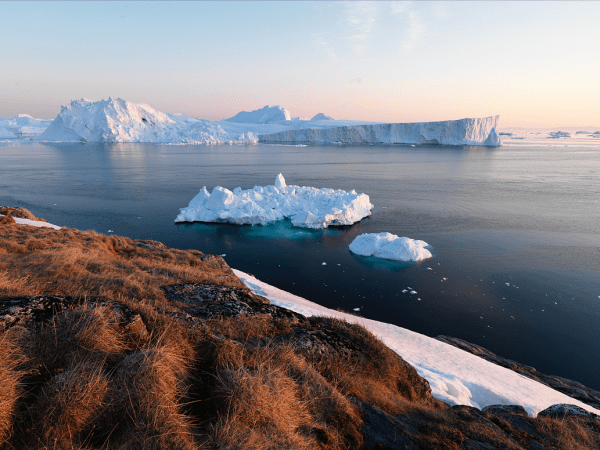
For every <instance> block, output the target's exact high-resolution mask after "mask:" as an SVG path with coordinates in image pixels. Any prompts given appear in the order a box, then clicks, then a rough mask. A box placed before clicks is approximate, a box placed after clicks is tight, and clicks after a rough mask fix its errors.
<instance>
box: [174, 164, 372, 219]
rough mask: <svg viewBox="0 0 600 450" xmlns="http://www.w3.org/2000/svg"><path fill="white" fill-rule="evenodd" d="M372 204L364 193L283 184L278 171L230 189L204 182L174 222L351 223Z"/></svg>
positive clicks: (367, 214)
mask: <svg viewBox="0 0 600 450" xmlns="http://www.w3.org/2000/svg"><path fill="white" fill-rule="evenodd" d="M372 208H373V205H372V204H371V203H370V201H369V196H368V195H366V194H357V193H356V191H354V190H352V191H350V192H346V191H342V190H333V189H317V188H314V187H307V186H302V187H300V186H287V185H286V183H285V179H284V178H283V175H281V174H279V175H278V176H277V178H276V180H275V184H274V185H269V186H264V187H263V186H255V187H254V188H253V189H247V190H242V188H239V187H238V188H236V189H234V190H233V191H230V190H229V189H226V188H224V187H221V186H217V187H215V188H214V189H213V190H212V193H210V194H209V193H208V190H207V189H206V186H204V187H203V188H202V189H201V190H200V193H199V194H198V195H196V196H195V197H194V198H193V199H192V200H191V201H190V203H189V205H188V207H187V208H182V209H181V210H180V211H181V212H180V214H179V215H178V216H177V218H176V219H175V222H220V223H233V224H236V225H266V224H268V223H271V222H276V221H278V220H283V219H285V218H288V219H290V220H291V221H292V225H294V226H297V227H305V228H327V227H328V226H330V225H352V224H353V223H355V222H358V221H359V220H361V219H363V218H364V217H367V216H369V215H371V209H372Z"/></svg>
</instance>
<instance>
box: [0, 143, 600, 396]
mask: <svg viewBox="0 0 600 450" xmlns="http://www.w3.org/2000/svg"><path fill="white" fill-rule="evenodd" d="M279 173H282V174H283V175H284V177H285V179H286V181H287V183H288V185H293V184H295V185H301V186H302V185H306V186H314V187H319V188H322V187H328V188H334V189H344V190H351V189H356V190H357V192H364V193H366V194H368V195H369V196H370V198H371V203H373V204H374V205H375V208H374V209H373V214H372V216H371V217H369V218H366V219H364V220H362V221H361V222H360V223H357V224H355V225H353V226H349V227H341V228H332V229H327V230H321V231H312V230H307V229H301V228H294V227H292V226H291V224H290V223H289V222H287V221H285V222H279V223H276V224H273V225H269V226H265V227H261V226H255V227H251V226H234V225H216V224H201V223H194V224H175V223H174V222H173V220H174V219H175V217H176V216H177V214H178V212H179V208H183V207H186V206H187V205H188V203H189V201H190V200H191V199H192V197H194V196H195V195H196V194H197V193H198V191H199V190H200V189H201V188H202V186H204V185H206V186H207V188H208V189H209V191H210V190H211V189H212V188H213V187H214V186H217V185H221V186H224V187H227V188H229V189H233V188H235V187H238V186H241V187H242V188H244V189H248V188H252V187H254V186H255V185H258V186H264V185H268V184H273V183H274V181H275V177H276V176H277V174H279ZM0 204H2V205H10V206H23V207H25V208H28V209H30V210H31V211H32V212H33V213H34V214H35V215H36V216H39V217H43V218H45V219H47V220H48V221H50V222H52V223H55V224H57V225H62V226H67V227H73V228H79V229H94V230H96V231H98V232H101V233H105V234H118V235H125V236H129V237H131V238H139V239H155V240H160V241H162V242H164V243H166V244H167V245H169V246H172V247H177V248H182V249H187V248H193V249H199V250H201V251H203V252H205V253H215V254H219V255H225V256H224V258H225V260H226V261H227V263H228V264H229V265H230V266H232V267H234V268H236V269H239V270H242V271H244V272H247V273H251V274H253V275H255V276H256V277H257V278H259V279H260V280H262V281H265V282H267V283H270V284H272V285H275V286H277V287H279V288H281V289H284V290H286V291H289V292H292V293H294V294H297V295H299V296H302V297H305V298H307V299H309V300H312V301H314V302H317V303H319V304H322V305H324V306H327V307H329V308H334V309H336V308H340V309H343V310H345V311H353V310H354V308H360V312H358V314H360V315H362V316H364V317H368V318H371V319H374V320H379V321H383V322H390V323H394V324H396V325H399V326H402V327H406V328H408V329H411V330H414V331H417V332H420V333H423V334H426V335H429V336H437V335H440V334H444V335H449V336H454V337H458V338H461V339H465V340H467V341H470V342H473V343H476V344H479V345H482V346H484V347H486V348H488V349H490V350H491V351H493V352H495V353H497V354H499V355H502V356H504V357H507V358H512V359H514V360H516V361H518V362H520V363H523V364H527V365H531V366H533V367H535V368H537V369H538V370H539V371H541V372H543V373H546V374H549V375H561V376H564V377H567V378H571V379H573V380H577V381H579V382H582V383H584V384H586V385H587V386H589V387H592V388H596V389H600V378H599V377H598V373H600V345H599V339H598V336H599V335H600V144H599V145H598V146H581V147H578V146H577V145H575V146H569V147H560V146H553V147H552V146H543V145H540V146H537V145H527V146H519V145H512V146H504V147H499V148H485V147H446V146H418V147H410V146H400V145H394V146H376V145H374V146H369V145H365V146H345V145H332V146H307V147H294V146H275V145H262V144H257V145H247V146H243V145H208V146H207V145H199V146H177V145H155V144H114V145H104V144H40V143H27V142H22V141H21V142H19V141H17V142H4V143H0ZM383 231H387V232H390V233H394V234H397V235H399V236H407V237H410V238H413V239H422V240H425V241H426V242H428V243H429V244H430V246H431V251H432V253H433V258H431V259H430V260H426V261H423V262H421V263H412V264H407V263H401V262H392V261H384V260H378V259H376V258H372V257H369V258H365V257H359V256H356V255H353V254H352V253H350V251H349V250H348V245H349V244H350V243H351V242H352V240H353V239H354V238H355V237H356V236H357V235H359V234H361V233H378V232H383ZM323 263H325V264H323ZM411 289H412V290H415V291H417V294H410V293H408V292H403V290H409V291H410V290H411Z"/></svg>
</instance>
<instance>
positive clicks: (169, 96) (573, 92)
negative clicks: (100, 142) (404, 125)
mask: <svg viewBox="0 0 600 450" xmlns="http://www.w3.org/2000/svg"><path fill="white" fill-rule="evenodd" d="M0 17H1V18H2V27H0V117H3V118H6V117H12V116H14V115H16V114H18V113H26V114H30V115H32V116H34V117H40V118H54V117H55V116H56V115H57V114H58V113H59V112H60V107H61V105H67V104H68V103H69V102H70V101H71V100H72V99H77V98H87V99H90V100H93V101H97V100H101V99H107V98H108V97H114V98H117V97H118V98H123V99H125V100H128V101H131V102H135V103H147V104H149V105H150V106H152V107H153V108H155V109H157V110H159V111H163V112H173V113H183V114H187V115H190V116H193V117H199V118H202V119H208V120H221V119H225V118H228V117H231V116H233V115H235V114H236V113H238V112H239V111H251V110H254V109H258V108H261V107H263V106H265V105H281V106H284V107H285V108H287V109H288V110H289V111H290V112H291V114H292V116H293V117H308V118H310V117H312V116H314V115H315V114H317V113H319V112H323V113H325V114H327V115H329V116H332V117H333V118H335V119H348V120H369V121H378V122H421V121H437V120H451V119H461V118H464V117H485V116H490V115H496V114H499V115H500V124H501V126H503V127H517V126H525V127H551V126H600V25H599V24H598V17H600V2H537V1H536V2H474V1H472V2H451V1H444V2H439V3H438V2H277V1H267V2H252V1H244V2H229V1H227V2H187V1H180V2H159V1H157V2H6V1H1V2H0Z"/></svg>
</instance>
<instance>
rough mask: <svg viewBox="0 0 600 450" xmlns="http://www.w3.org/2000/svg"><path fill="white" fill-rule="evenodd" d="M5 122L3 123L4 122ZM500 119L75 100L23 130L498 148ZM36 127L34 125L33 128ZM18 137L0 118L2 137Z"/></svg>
mask: <svg viewBox="0 0 600 450" xmlns="http://www.w3.org/2000/svg"><path fill="white" fill-rule="evenodd" d="M6 121H7V119H4V122H6ZM497 121H498V116H493V117H486V118H483V119H462V120H450V121H446V122H424V123H404V124H402V123H388V124H385V123H370V122H365V121H346V120H333V119H331V117H328V116H326V115H325V114H323V113H319V114H317V115H316V116H314V117H313V118H312V119H311V120H300V119H297V118H296V119H292V118H291V114H290V112H289V111H288V110H287V109H285V108H284V107H282V106H265V107H264V108H261V109H257V110H254V111H250V112H246V111H242V112H240V113H238V114H236V115H235V116H233V117H230V118H229V119H226V120H222V121H220V122H211V121H208V120H202V119H197V118H194V117H189V116H185V115H183V114H169V113H163V112H160V111H157V110H155V109H153V108H152V107H150V106H148V105H146V104H137V103H131V102H127V101H125V100H122V99H113V98H109V99H108V100H100V101H97V102H92V101H90V100H86V99H81V100H73V101H72V102H71V103H70V104H69V105H68V106H63V107H62V110H61V112H60V114H58V116H57V117H56V118H55V119H54V121H52V123H50V124H49V126H48V121H46V123H41V122H40V123H39V124H33V125H31V126H30V127H29V129H27V130H26V128H24V127H21V129H20V130H21V132H24V131H27V132H28V133H30V135H31V136H34V135H36V134H39V133H41V132H42V131H43V130H44V128H45V127H46V126H47V128H46V130H45V131H44V132H43V133H41V135H39V137H38V139H40V140H43V141H58V142H71V141H76V142H154V143H166V144H218V143H230V144H232V143H257V142H259V139H260V141H261V142H265V143H272V144H276V143H290V144H305V143H329V142H336V143H339V142H343V143H354V144H356V143H370V144H374V143H375V144H377V143H381V144H400V143H404V144H447V145H490V146H495V145H500V144H501V142H500V139H499V137H498V134H497V133H496V125H497ZM34 125H35V126H34ZM14 136H16V134H15V131H14V130H13V129H12V128H10V129H9V128H8V127H7V126H5V124H4V123H3V120H2V119H0V137H8V138H12V137H14Z"/></svg>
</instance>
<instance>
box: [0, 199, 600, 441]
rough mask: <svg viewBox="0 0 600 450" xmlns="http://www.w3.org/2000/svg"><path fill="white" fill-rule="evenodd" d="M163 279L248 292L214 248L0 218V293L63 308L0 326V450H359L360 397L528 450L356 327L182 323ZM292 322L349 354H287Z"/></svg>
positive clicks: (548, 436)
mask: <svg viewBox="0 0 600 450" xmlns="http://www.w3.org/2000/svg"><path fill="white" fill-rule="evenodd" d="M6 212H7V211H4V213H6ZM0 213H3V211H1V210H0ZM13 214H14V213H13ZM16 214H25V213H22V212H21V213H19V212H17V213H16ZM16 214H15V215H16ZM27 218H33V217H27ZM176 283H203V284H210V285H218V286H234V287H237V288H240V289H241V290H242V291H244V292H247V295H249V296H252V294H250V293H249V291H247V289H246V288H245V287H244V286H243V284H242V283H241V281H240V280H239V279H237V278H236V277H235V276H234V275H233V274H232V272H231V271H230V269H229V268H228V267H227V266H226V264H224V262H223V261H222V259H220V258H219V257H212V256H206V255H203V254H202V253H200V252H198V251H182V250H176V249H169V248H166V247H165V246H164V245H162V244H160V243H156V242H150V241H144V242H140V241H132V240H130V239H128V238H125V237H115V236H111V237H107V236H103V235H99V234H96V233H95V232H92V231H89V232H82V231H77V230H72V229H62V230H60V231H55V230H52V229H48V228H39V229H38V228H32V227H27V226H21V225H16V224H11V223H10V220H5V221H4V223H3V224H0V302H1V301H2V298H8V297H14V296H25V295H28V296H33V295H39V294H41V293H49V294H56V295H68V296H73V297H75V298H76V299H78V300H77V302H76V303H78V304H79V306H76V307H74V308H72V309H65V310H63V311H62V312H60V313H58V314H57V315H55V316H54V317H53V318H52V319H51V320H48V321H46V322H45V323H37V324H32V325H28V326H26V327H19V326H15V327H12V328H10V329H8V330H7V331H4V332H3V331H1V330H0V386H2V393H1V395H0V448H40V449H41V448H81V449H83V448H86V449H92V448H93V449H96V448H98V449H99V448H111V449H112V448H123V449H129V448H157V449H158V448H160V449H162V448H165V449H166V448H181V449H188V448H189V449H194V448H231V449H234V448H235V449H237V448H244V449H275V448H277V449H288V448H299V449H301V448H306V449H310V448H323V449H345V448H360V447H361V446H363V445H364V444H365V442H366V441H365V435H364V427H365V422H364V421H365V416H364V407H363V408H361V407H360V404H361V402H365V404H368V405H371V406H372V407H374V408H376V409H377V411H380V414H381V415H389V416H390V417H392V416H394V417H404V418H410V420H413V421H416V422H415V423H420V424H421V426H420V428H418V430H417V429H416V428H415V429H414V430H412V431H411V432H410V433H409V434H410V438H411V440H412V442H416V443H417V445H418V446H419V448H440V449H441V448H462V447H463V444H464V443H465V442H467V441H468V440H469V439H477V440H478V441H480V442H485V443H488V444H489V445H491V446H492V448H529V444H528V442H529V439H530V436H529V435H523V433H521V432H519V431H516V430H514V429H513V428H512V427H511V426H510V425H509V424H506V423H505V424H503V423H499V422H498V421H497V420H496V422H492V421H490V420H487V421H484V420H476V421H472V420H470V419H469V420H466V419H464V418H461V415H460V414H459V413H457V412H456V411H455V410H454V409H451V408H449V407H448V406H446V405H444V404H441V403H440V402H437V401H436V400H434V399H433V398H432V397H431V393H430V391H429V390H428V385H427V384H426V382H424V381H423V380H422V379H421V378H420V377H419V376H418V375H417V374H416V372H415V371H414V369H413V368H412V367H410V366H409V365H408V364H406V363H405V362H404V361H403V360H402V359H401V358H399V357H398V356H397V355H396V354H395V353H394V352H392V351H391V350H390V349H388V348H387V347H385V346H384V345H383V344H382V343H381V342H380V341H378V340H377V339H376V338H375V337H374V336H372V335H371V334H370V333H368V332H367V331H366V330H364V329H362V328H360V327H357V326H354V325H349V324H346V323H343V322H340V321H336V320H332V319H318V318H314V319H310V320H306V321H303V322H302V323H297V322H293V321H290V320H289V319H282V318H277V317H273V316H270V315H257V316H253V317H249V316H247V315H239V316H236V317H226V318H219V317H215V318H209V319H206V320H202V321H200V322H194V324H193V326H192V325H190V324H188V323H186V322H183V321H181V320H178V319H177V318H176V315H175V313H176V312H177V311H179V310H178V306H177V305H175V304H173V303H172V302H169V301H168V300H167V299H166V298H165V293H164V291H163V290H162V289H160V287H161V286H164V285H170V284H176ZM117 304H118V305H121V306H120V307H119V308H120V309H119V308H116V309H115V305H117ZM119 311H121V312H119ZM123 311H126V312H127V314H124V313H123ZM132 317H133V318H132ZM137 319H139V320H137ZM136 320H137V321H136ZM298 329H301V330H302V331H303V332H311V333H316V334H317V335H319V333H321V334H322V335H325V334H326V335H328V336H336V337H339V339H340V340H341V341H343V342H346V344H348V343H350V344H348V345H350V347H348V348H350V349H351V351H344V352H326V353H318V352H308V351H303V350H302V349H301V348H300V347H299V346H298V345H297V343H296V342H295V341H294V340H293V339H289V338H285V336H289V335H290V333H292V332H293V331H294V330H296V331H297V330H298ZM344 348H346V347H344ZM356 399H360V400H356ZM361 411H363V412H362V413H361ZM482 417H483V416H482ZM490 418H491V416H490ZM407 420H408V419H407ZM531 423H533V424H534V426H535V429H536V430H537V432H538V433H540V434H541V435H543V436H544V440H543V442H544V444H545V445H547V446H549V448H561V449H563V448H564V449H569V448H572V449H584V448H595V447H596V446H598V445H599V441H598V434H597V432H596V433H594V432H592V431H590V428H589V427H588V426H587V425H586V424H583V423H581V424H580V423H575V424H573V423H571V422H569V423H568V424H565V423H562V422H561V421H556V420H551V419H536V420H535V421H534V420H533V419H531ZM415 430H416V431H415ZM407 433H408V431H407ZM519 433H520V434H519ZM367 438H368V437H367ZM367 440H368V439H367ZM381 448H383V447H381ZM398 448H402V447H398Z"/></svg>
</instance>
